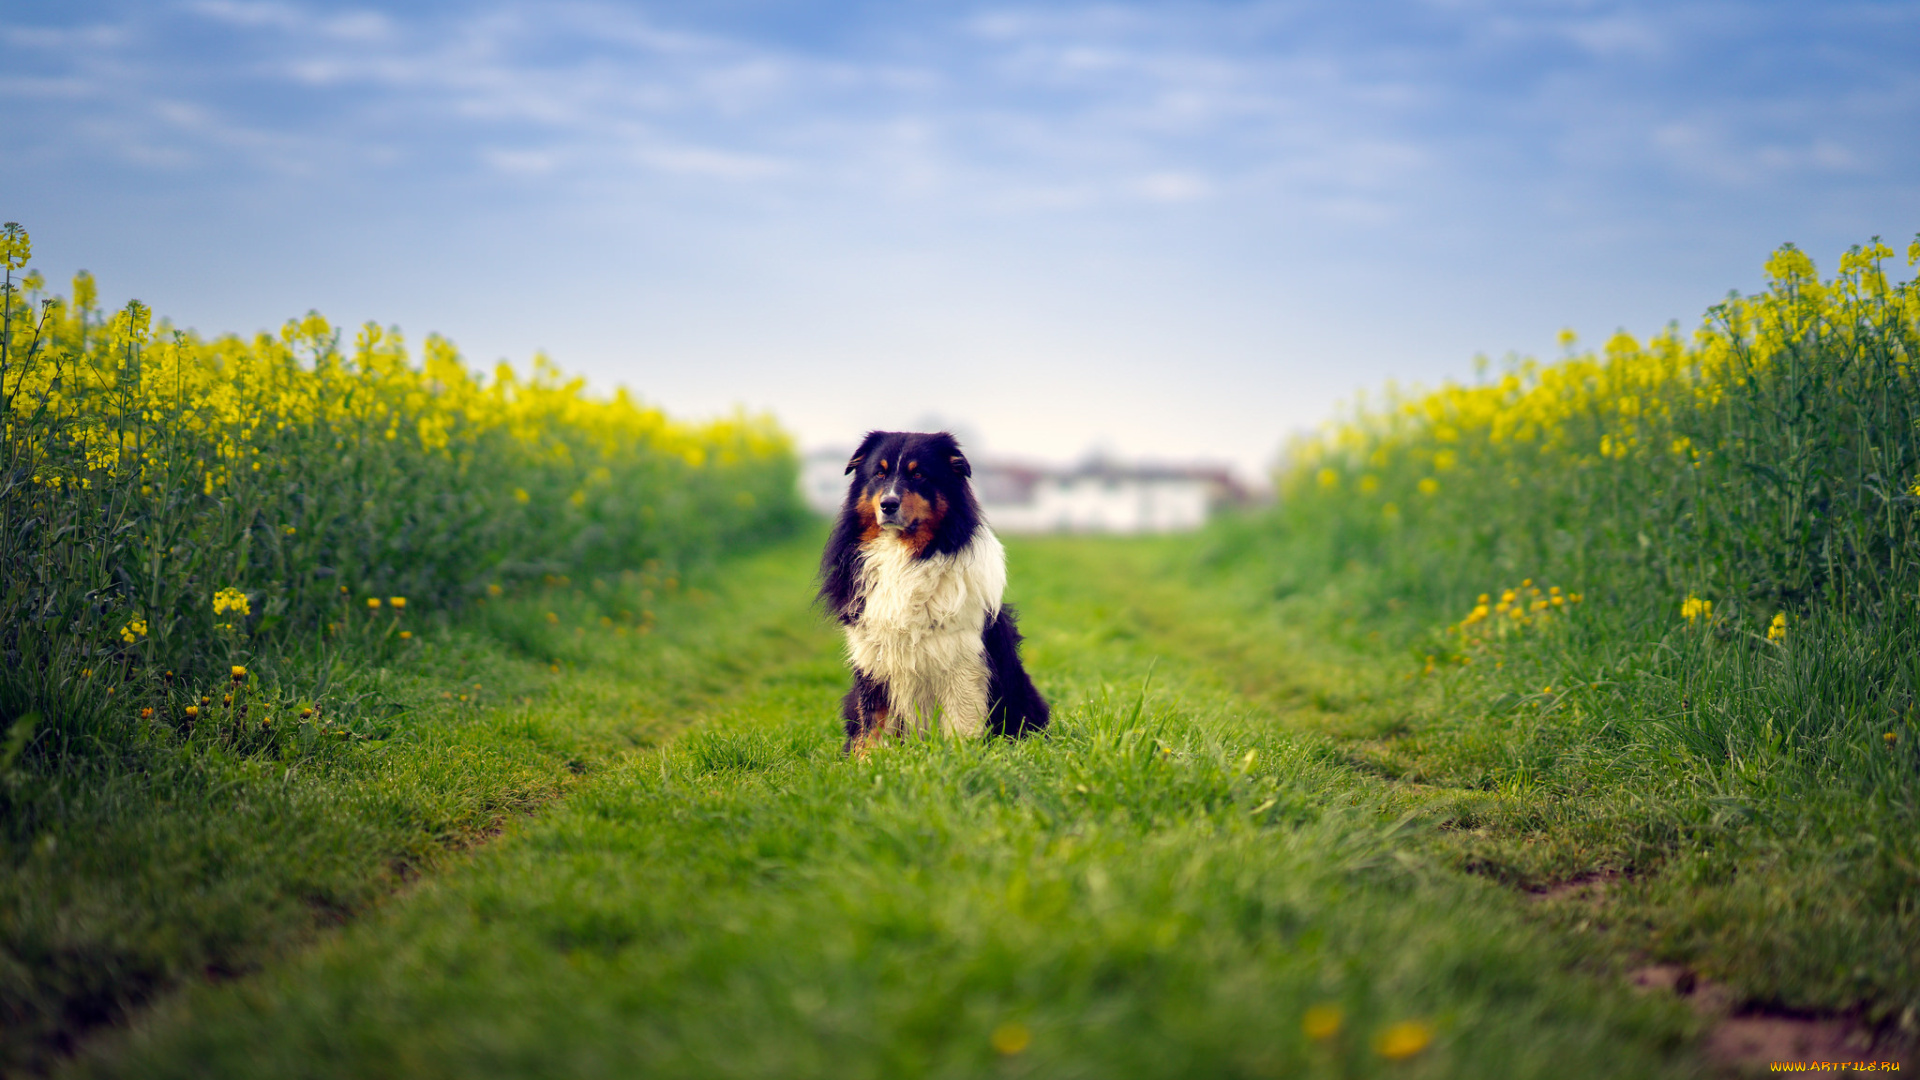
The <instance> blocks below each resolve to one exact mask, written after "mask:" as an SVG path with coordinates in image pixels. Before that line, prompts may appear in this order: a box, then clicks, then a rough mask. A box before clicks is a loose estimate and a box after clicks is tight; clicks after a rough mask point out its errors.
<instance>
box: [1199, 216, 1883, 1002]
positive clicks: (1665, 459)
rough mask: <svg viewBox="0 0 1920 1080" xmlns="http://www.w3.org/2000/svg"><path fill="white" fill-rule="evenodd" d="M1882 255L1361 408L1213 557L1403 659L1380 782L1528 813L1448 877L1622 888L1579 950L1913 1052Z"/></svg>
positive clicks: (1801, 263) (1506, 816)
mask: <svg viewBox="0 0 1920 1080" xmlns="http://www.w3.org/2000/svg"><path fill="white" fill-rule="evenodd" d="M1894 258H1895V256H1894V252H1893V251H1892V250H1891V249H1890V248H1889V247H1888V246H1887V245H1885V244H1883V243H1881V242H1880V241H1878V240H1875V241H1873V242H1872V243H1870V244H1867V245H1865V246H1862V247H1857V248H1855V249H1854V250H1852V251H1850V252H1848V253H1847V254H1846V255H1844V256H1843V257H1842V259H1841V261H1840V266H1839V272H1838V274H1837V275H1835V276H1833V277H1832V278H1822V277H1821V276H1820V275H1819V274H1818V273H1817V271H1816V268H1815V266H1814V264H1813V262H1812V260H1811V259H1809V258H1808V257H1807V255H1806V254H1805V253H1803V252H1801V251H1799V250H1797V249H1795V248H1793V247H1791V246H1787V247H1783V248H1781V249H1780V250H1779V251H1777V252H1776V253H1775V254H1774V255H1773V257H1772V258H1771V259H1770V260H1768V262H1767V263H1766V272H1767V275H1768V278H1769V285H1768V288H1767V289H1766V291H1764V292H1762V293H1760V294H1757V295H1753V296H1745V297H1741V296H1735V297H1732V298H1730V299H1729V300H1727V301H1726V302H1724V303H1722V304H1719V305H1717V306H1715V307H1714V308H1713V309H1712V310H1710V311H1709V312H1707V313H1706V316H1705V318H1704V319H1703V320H1702V322H1701V324H1700V325H1699V326H1698V327H1697V328H1696V329H1695V330H1694V331H1693V332H1692V333H1691V334H1687V333H1683V332H1682V331H1681V330H1680V329H1679V328H1669V329H1667V330H1665V331H1663V332H1661V333H1659V334H1657V335H1655V336H1654V337H1652V338H1651V339H1650V340H1647V341H1640V340H1637V339H1635V338H1633V337H1632V336H1629V335H1627V334H1625V333H1620V334H1617V335H1615V336H1614V337H1613V338H1612V339H1610V340H1609V341H1607V342H1606V344H1605V346H1604V347H1603V348H1602V349H1600V350H1599V351H1598V352H1592V351H1580V350H1578V349H1576V348H1575V341H1574V339H1573V337H1572V336H1571V335H1565V336H1564V338H1563V343H1564V345H1565V346H1566V348H1567V355H1566V356H1565V357H1564V358H1563V359H1561V360H1559V361H1556V362H1553V363H1546V364H1541V363H1535V362H1532V361H1527V362H1523V363H1519V364H1517V365H1514V366H1513V367H1512V368H1511V369H1510V370H1508V371H1506V372H1504V373H1501V374H1499V375H1497V376H1493V377H1487V378H1483V379H1482V380H1481V381H1480V382H1479V383H1477V384H1475V385H1470V386H1468V385H1455V386H1445V387H1442V388H1440V389H1439V390H1436V391H1432V392H1424V393H1411V392H1399V393H1396V392H1389V393H1388V394H1386V395H1385V397H1384V399H1374V400H1373V401H1372V402H1370V403H1369V402H1364V401H1363V402H1362V404H1361V405H1360V406H1358V407H1357V408H1355V410H1354V411H1353V413H1352V415H1351V416H1349V417H1347V418H1346V419H1344V420H1342V421H1339V422H1336V423H1334V424H1331V425H1330V426H1329V427H1328V428H1327V429H1326V430H1325V431H1324V432H1322V433H1321V434H1320V435H1318V436H1316V437H1314V438H1312V439H1307V440H1303V441H1301V442H1300V443H1298V444H1296V445H1294V446H1292V447H1291V448H1290V450H1289V454H1288V458H1287V462H1288V464H1287V465H1286V466H1285V468H1284V469H1283V471H1282V472H1281V474H1280V477H1279V481H1280V487H1281V497H1280V503H1279V506H1278V508H1277V509H1276V510H1274V511H1273V512H1272V513H1271V514H1269V515H1267V516H1266V517H1265V518H1263V519H1261V520H1259V521H1256V522H1249V523H1244V524H1242V525H1239V526H1236V527H1235V529H1234V530H1233V531H1232V532H1231V534H1230V535H1228V536H1226V537H1224V538H1223V539H1222V541H1221V547H1220V550H1219V551H1218V552H1216V555H1215V557H1216V558H1217V559H1219V560H1221V561H1222V562H1223V563H1226V564H1232V565H1234V566H1236V567H1238V568H1240V570H1241V572H1242V573H1243V574H1244V575H1245V577H1246V579H1247V581H1248V582H1249V584H1248V586H1247V587H1248V588H1251V589H1259V590H1263V591H1267V592H1269V593H1270V594H1271V595H1274V596H1276V597H1279V598H1286V597H1292V596H1307V595H1312V594H1316V593H1317V594H1318V595H1321V596H1322V597H1323V598H1325V599H1326V602H1327V603H1337V605H1338V606H1339V608H1340V610H1341V611H1342V612H1343V614H1342V616H1341V617H1342V618H1343V619H1347V620H1352V621H1353V622H1354V623H1355V624H1356V625H1366V626H1370V627H1372V628H1374V632H1378V633H1383V634H1385V635H1386V636H1387V638H1388V639H1390V640H1391V641H1392V642H1393V643H1394V644H1395V645H1396V646H1397V647H1399V648H1401V649H1403V650H1404V651H1405V654H1406V655H1407V656H1408V657H1409V658H1410V666H1409V671H1408V673H1407V674H1408V677H1409V679H1410V681H1412V682H1413V683H1414V685H1415V686H1417V687H1421V688H1423V689H1417V690H1412V691H1410V693H1415V694H1426V695H1428V696H1429V697H1430V698H1431V699H1432V700H1433V701H1434V702H1435V703H1436V704H1434V705H1432V706H1430V708H1431V709H1432V710H1433V713H1432V719H1431V720H1429V721H1428V722H1425V723H1423V724H1418V725H1415V726H1414V727H1413V729H1412V730H1408V731H1404V732H1401V733H1398V734H1396V735H1395V736H1394V737H1391V738H1387V739H1383V740H1381V741H1380V742H1379V743H1378V744H1377V745H1376V747H1375V748H1374V751H1373V758H1374V760H1375V762H1376V764H1377V765H1378V766H1379V767H1381V768H1384V769H1386V770H1388V771H1389V772H1390V774H1392V775H1396V776H1403V777H1405V778H1407V779H1409V780H1418V781H1422V782H1431V783H1445V784H1453V785H1460V786H1462V787H1467V788H1475V789H1480V790H1485V791H1488V792H1493V793H1498V794H1501V795H1503V796H1507V797H1508V798H1506V799H1505V801H1504V802H1503V803H1497V804H1496V806H1495V809H1494V810H1493V813H1492V815H1491V817H1490V818H1489V819H1488V820H1489V821H1495V822H1506V823H1508V826H1509V828H1508V829H1507V830H1503V829H1501V828H1497V827H1496V828H1489V829H1485V830H1483V832H1484V835H1482V836H1480V837H1478V838H1476V839H1475V840H1474V841H1473V842H1472V843H1471V844H1470V845H1469V847H1470V848H1471V849H1472V850H1471V851H1470V852H1469V853H1467V854H1463V855H1462V856H1461V858H1462V860H1463V863H1462V865H1471V866H1472V867H1473V868H1474V869H1475V871H1476V872H1480V873H1488V874H1493V875H1496V876H1500V877H1504V878H1506V879H1508V880H1511V881H1514V882H1515V883H1517V884H1523V885H1530V886H1536V887H1538V886H1543V885H1546V884H1550V883H1553V882H1564V881H1568V880H1572V879H1579V878H1581V877H1582V876H1587V877H1594V878H1599V879H1602V880H1607V881H1616V880H1617V881H1618V882H1620V883H1621V884H1620V885H1619V886H1618V887H1616V888H1613V889H1612V892H1613V893H1614V895H1615V901H1616V902H1615V903H1614V905H1613V906H1612V908H1611V909H1610V910H1609V912H1608V913H1607V915H1606V917H1605V918H1604V919H1602V918H1599V917H1595V913H1593V912H1585V913H1582V914H1580V915H1579V916H1578V918H1576V919H1575V920H1574V921H1575V922H1581V921H1583V920H1584V921H1585V922H1586V923H1588V924H1589V925H1591V926H1600V925H1603V924H1605V925H1611V930H1610V931H1609V933H1610V934H1612V936H1613V939H1614V943H1615V944H1616V945H1620V946H1621V947H1627V946H1629V945H1630V946H1631V947H1632V948H1634V949H1638V950H1642V951H1643V952H1646V953H1650V954H1651V955H1656V956H1665V957H1668V958H1672V959H1684V960H1687V961H1688V962H1691V963H1695V964H1702V965H1704V969H1705V970H1707V971H1711V972H1713V973H1714V974H1715V975H1716V976H1717V977H1721V978H1725V979H1729V980H1732V981H1733V983H1734V984H1735V986H1736V989H1737V991H1738V993H1739V994H1740V995H1741V997H1742V1000H1747V1001H1757V1002H1771V1003H1775V1004H1777V1005H1783V1006H1791V1007H1794V1008H1800V1009H1820V1010H1830V1011H1835V1012H1840V1011H1846V1010H1858V1011H1860V1012H1861V1013H1862V1014H1863V1015H1866V1016H1868V1017H1870V1018H1871V1019H1872V1021H1873V1022H1874V1023H1877V1024H1884V1025H1893V1026H1894V1027H1898V1028H1899V1029H1900V1030H1902V1031H1905V1032H1907V1033H1908V1034H1907V1036H1906V1037H1909V1038H1911V1037H1912V1035H1913V1033H1915V1032H1916V1031H1920V1027H1917V1026H1916V1020H1915V1017H1916V1015H1920V923H1916V917H1915V909H1914V906H1913V897H1914V895H1915V890H1916V887H1917V886H1920V799H1916V794H1920V792H1917V791H1916V786H1917V783H1920V745H1916V743H1920V727H1917V725H1916V720H1917V719H1920V718H1917V717H1916V713H1915V709H1916V706H1920V372H1917V371H1916V364H1920V285H1917V284H1916V283H1915V282H1914V281H1912V280H1908V281H1905V282H1899V281H1897V280H1895V279H1893V278H1892V277H1890V274H1889V264H1890V263H1893V262H1894ZM1904 262H1905V263H1906V266H1907V267H1909V268H1911V267H1913V266H1914V265H1915V264H1916V263H1920V240H1916V241H1915V242H1914V243H1913V244H1912V245H1911V246H1909V247H1908V248H1907V250H1906V252H1905V259H1904ZM1896 265H1897V264H1896ZM1334 597H1337V600H1335V599H1333V598H1334ZM1493 730H1498V731H1500V732H1501V733H1502V734H1501V735H1500V737H1498V738H1494V737H1491V735H1490V732H1491V731H1493Z"/></svg>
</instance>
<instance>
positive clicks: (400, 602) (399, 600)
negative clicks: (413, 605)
mask: <svg viewBox="0 0 1920 1080" xmlns="http://www.w3.org/2000/svg"><path fill="white" fill-rule="evenodd" d="M387 603H389V604H392V605H393V609H394V610H395V611H404V610H405V609H406V606H407V598H406V597H404V596H394V597H389V598H388V600H387Z"/></svg>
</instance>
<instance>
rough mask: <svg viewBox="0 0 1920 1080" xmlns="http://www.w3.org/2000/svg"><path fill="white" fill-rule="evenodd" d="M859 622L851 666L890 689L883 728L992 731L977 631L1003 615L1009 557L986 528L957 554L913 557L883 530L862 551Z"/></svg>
mask: <svg viewBox="0 0 1920 1080" xmlns="http://www.w3.org/2000/svg"><path fill="white" fill-rule="evenodd" d="M860 556H861V563H860V571H859V574H858V576H857V578H856V581H855V591H856V594H857V595H858V596H859V597H860V599H861V600H862V601H863V603H864V607H863V609H862V611H861V613H860V618H859V619H858V620H856V621H855V622H854V623H853V624H852V625H851V626H848V627H847V656H848V659H849V660H851V661H852V662H853V665H854V666H855V667H857V668H859V669H860V670H861V671H864V672H866V673H867V674H868V675H870V676H872V677H874V678H876V679H880V680H882V681H884V682H885V683H886V684H887V688H888V694H889V697H890V698H891V702H890V710H889V711H890V716H889V718H888V724H887V726H888V727H889V728H890V729H892V730H894V731H896V732H900V733H904V734H919V733H925V732H929V731H931V730H933V728H934V726H935V723H936V718H937V723H938V726H939V730H940V731H941V732H942V733H943V734H947V735H957V736H968V737H970V736H976V735H979V734H980V733H981V732H982V731H983V730H985V728H986V721H987V705H988V701H987V683H988V673H987V663H986V655H985V650H984V647H983V646H982V644H981V641H980V633H981V631H982V630H984V629H985V628H986V625H987V620H988V619H991V618H993V617H994V616H996V615H998V614H999V613H1000V598H1001V596H1002V594H1004V593H1005V592H1006V588H1007V554H1006V550H1005V549H1004V548H1002V547H1001V546H1000V540H999V538H998V537H996V536H994V535H993V532H992V531H991V530H990V529H988V528H987V527H986V526H984V525H982V526H981V527H980V529H979V531H978V532H976V533H974V534H973V540H972V542H971V543H969V544H968V545H967V546H966V547H964V548H962V549H960V550H959V551H957V552H955V553H953V554H951V555H929V556H928V557H926V558H924V559H916V558H914V557H913V552H912V551H911V550H910V549H909V548H908V547H907V546H906V545H905V544H902V543H901V542H900V541H899V539H898V535H897V534H896V533H893V532H883V533H882V534H881V535H879V536H877V537H875V538H873V539H872V540H870V541H868V542H867V543H865V544H863V545H861V548H860Z"/></svg>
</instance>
